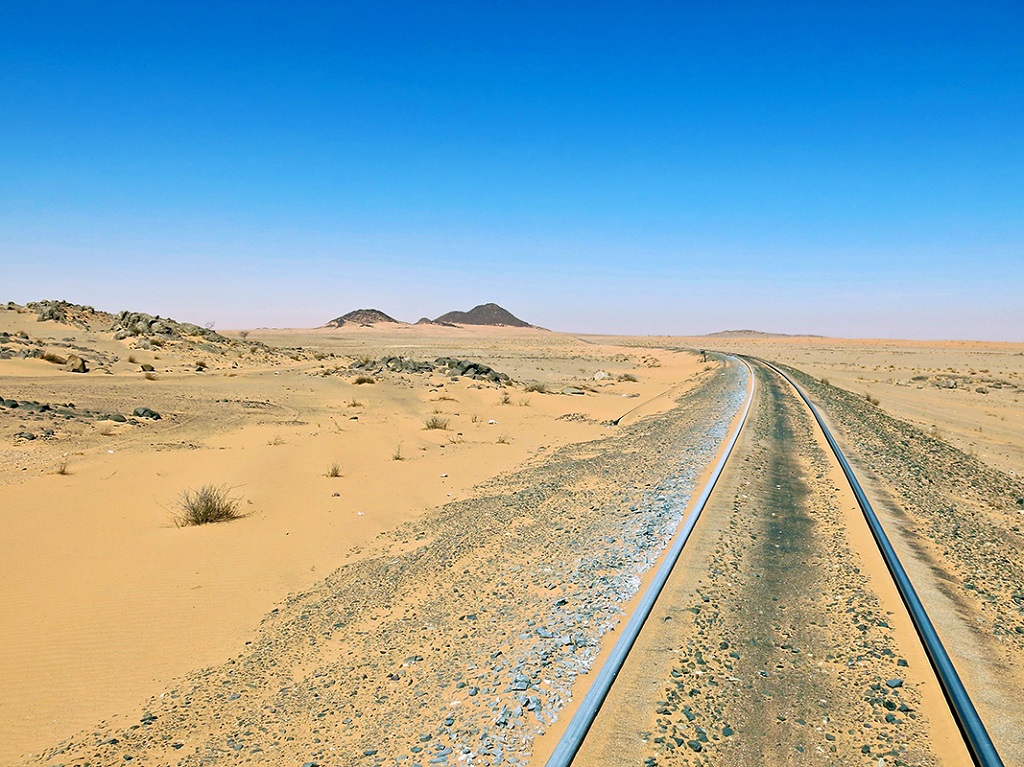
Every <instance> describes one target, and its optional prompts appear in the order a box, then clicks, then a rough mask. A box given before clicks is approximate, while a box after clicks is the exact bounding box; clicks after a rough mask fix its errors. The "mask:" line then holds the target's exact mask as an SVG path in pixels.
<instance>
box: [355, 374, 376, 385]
mask: <svg viewBox="0 0 1024 767" xmlns="http://www.w3.org/2000/svg"><path fill="white" fill-rule="evenodd" d="M355 383H357V384H375V383H377V379H376V378H374V377H373V376H356V380H355Z"/></svg>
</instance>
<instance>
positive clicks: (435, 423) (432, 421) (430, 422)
mask: <svg viewBox="0 0 1024 767" xmlns="http://www.w3.org/2000/svg"><path fill="white" fill-rule="evenodd" d="M449 423H451V421H449V420H448V419H447V418H440V417H439V416H436V415H432V416H430V418H428V419H427V420H426V421H424V422H423V425H424V427H426V428H427V429H442V430H447V429H448V424H449Z"/></svg>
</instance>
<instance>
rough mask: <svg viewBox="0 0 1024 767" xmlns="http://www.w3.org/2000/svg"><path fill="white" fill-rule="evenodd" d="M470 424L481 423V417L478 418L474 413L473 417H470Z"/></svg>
mask: <svg viewBox="0 0 1024 767" xmlns="http://www.w3.org/2000/svg"><path fill="white" fill-rule="evenodd" d="M469 422H470V423H480V416H478V415H477V414H476V413H473V415H471V416H470V417H469Z"/></svg>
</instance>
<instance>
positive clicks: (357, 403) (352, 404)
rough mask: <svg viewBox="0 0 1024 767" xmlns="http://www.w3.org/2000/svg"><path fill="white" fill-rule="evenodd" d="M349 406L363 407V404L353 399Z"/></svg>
mask: <svg viewBox="0 0 1024 767" xmlns="http://www.w3.org/2000/svg"><path fill="white" fill-rule="evenodd" d="M348 406H349V407H362V406H363V403H362V402H360V401H359V400H357V399H356V398H355V397H353V398H352V399H350V400H349V401H348Z"/></svg>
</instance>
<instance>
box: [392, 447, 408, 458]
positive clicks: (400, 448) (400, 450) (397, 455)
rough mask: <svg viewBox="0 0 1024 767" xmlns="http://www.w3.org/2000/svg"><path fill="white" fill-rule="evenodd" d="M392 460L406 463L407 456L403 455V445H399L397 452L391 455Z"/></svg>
mask: <svg viewBox="0 0 1024 767" xmlns="http://www.w3.org/2000/svg"><path fill="white" fill-rule="evenodd" d="M391 460H392V461H404V460H405V456H404V455H402V446H401V445H399V446H398V447H396V448H395V452H393V453H392V454H391Z"/></svg>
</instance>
